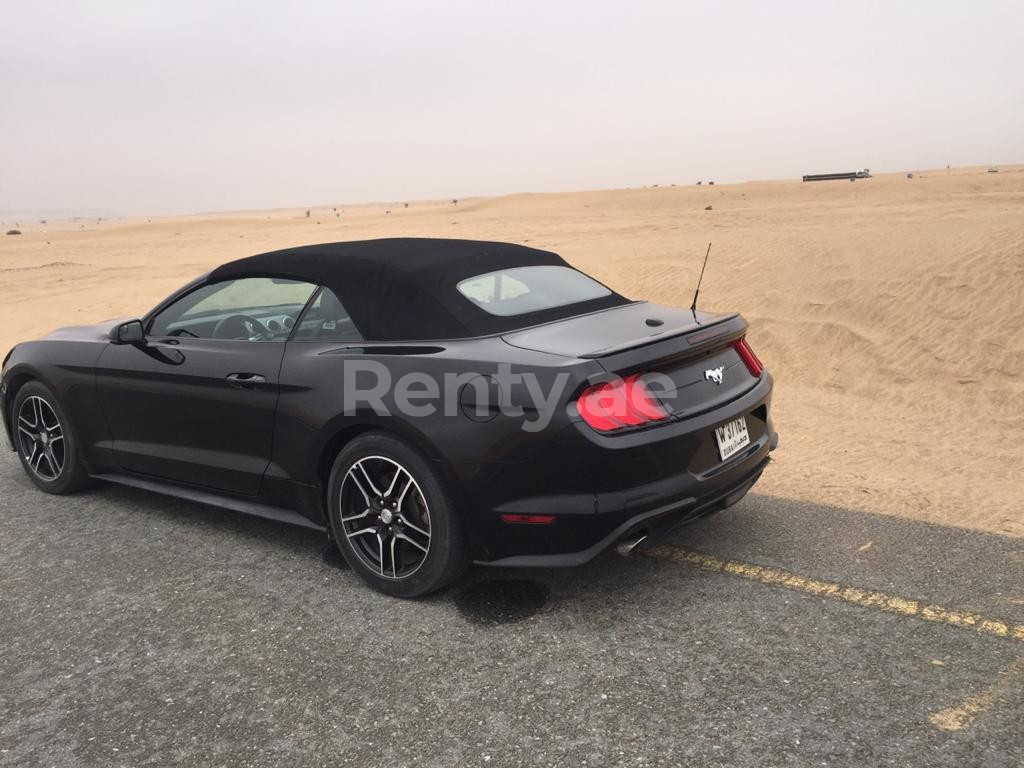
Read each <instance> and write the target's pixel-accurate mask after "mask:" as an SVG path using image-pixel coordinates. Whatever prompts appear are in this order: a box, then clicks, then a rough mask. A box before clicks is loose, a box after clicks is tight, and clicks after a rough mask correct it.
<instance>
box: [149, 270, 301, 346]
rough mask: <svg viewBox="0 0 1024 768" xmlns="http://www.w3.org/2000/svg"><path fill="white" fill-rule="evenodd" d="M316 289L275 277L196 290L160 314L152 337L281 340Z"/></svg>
mask: <svg viewBox="0 0 1024 768" xmlns="http://www.w3.org/2000/svg"><path fill="white" fill-rule="evenodd" d="M315 290H316V286H315V285H312V284H311V283H303V282H300V281H298V280H284V279H280V278H276V277H245V278H240V279H238V280H226V281H224V282H221V283H211V284H209V285H204V286H203V287H201V288H197V289H196V290H194V291H192V292H191V293H189V294H188V295H186V296H182V297H181V298H180V299H178V300H177V301H176V302H174V303H173V304H171V305H170V306H169V307H167V308H166V309H164V310H163V311H162V312H160V314H158V315H157V316H156V317H154V318H153V320H152V322H151V323H150V325H149V333H150V335H151V336H187V337H189V338H195V339H234V340H240V341H284V340H285V339H287V338H288V334H290V333H291V330H292V328H293V327H294V325H295V320H296V318H298V316H299V314H300V313H301V312H302V308H303V307H304V306H305V305H306V302H308V301H309V297H310V296H312V295H313V291H315Z"/></svg>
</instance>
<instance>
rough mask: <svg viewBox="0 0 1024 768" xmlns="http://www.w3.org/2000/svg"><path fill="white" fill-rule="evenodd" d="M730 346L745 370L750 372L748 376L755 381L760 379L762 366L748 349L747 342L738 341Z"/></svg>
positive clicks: (743, 340) (752, 351) (744, 340)
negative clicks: (743, 364)
mask: <svg viewBox="0 0 1024 768" xmlns="http://www.w3.org/2000/svg"><path fill="white" fill-rule="evenodd" d="M732 346H733V348H734V349H735V350H736V351H737V352H738V353H739V356H740V358H741V359H742V360H743V362H744V363H745V364H746V366H747V370H748V371H750V375H751V376H753V377H754V378H755V379H756V378H760V376H761V371H763V370H764V365H763V364H762V363H761V361H760V360H758V359H757V355H755V354H754V350H752V349H751V348H750V345H749V344H748V343H747V340H746V339H745V338H744V339H740V340H739V341H736V342H734V343H733V345H732Z"/></svg>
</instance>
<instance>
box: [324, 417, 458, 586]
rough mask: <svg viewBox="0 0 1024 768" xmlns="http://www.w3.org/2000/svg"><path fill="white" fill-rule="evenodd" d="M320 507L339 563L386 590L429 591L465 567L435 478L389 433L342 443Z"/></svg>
mask: <svg viewBox="0 0 1024 768" xmlns="http://www.w3.org/2000/svg"><path fill="white" fill-rule="evenodd" d="M364 470H365V474H364ZM392 472H393V474H392ZM403 473H404V474H403ZM389 485H390V486H391V489H390V490H391V493H390V494H387V493H385V492H386V491H388V490H389V488H388V486H389ZM407 485H408V488H406V486H407ZM375 490H376V492H375ZM382 498H383V499H386V503H385V504H383V505H382V504H380V500H381V499H382ZM327 506H328V513H329V514H330V518H331V530H332V532H333V534H334V540H335V542H336V543H337V545H338V549H339V550H340V551H341V554H342V556H343V557H344V558H345V561H346V562H347V563H348V564H349V566H351V568H352V570H353V571H355V572H356V573H357V574H359V576H360V577H361V578H362V579H363V580H364V581H365V582H366V583H367V584H369V585H370V586H371V587H373V588H374V589H376V590H378V591H380V592H383V593H384V594H386V595H391V596H392V597H405V598H411V597H421V596H423V595H427V594H429V593H431V592H436V591H437V590H439V589H442V588H444V587H446V586H447V585H449V584H451V583H452V582H453V581H455V580H456V579H457V578H458V577H459V576H461V575H462V573H463V572H464V571H465V570H466V567H467V566H468V565H469V561H468V557H467V554H466V544H465V536H464V534H463V531H462V526H461V523H460V521H459V518H458V514H457V513H456V510H455V508H454V506H453V504H452V501H451V497H450V496H449V494H448V492H447V491H446V490H445V488H444V485H443V484H442V482H441V479H440V477H438V475H437V473H436V472H435V471H434V469H433V468H432V467H431V466H430V464H429V462H427V461H425V460H424V459H423V458H422V457H421V456H420V455H419V453H417V452H416V451H415V450H413V449H412V448H410V447H409V446H408V445H406V444H405V443H404V442H402V441H401V440H399V439H398V438H396V437H393V436H392V435H389V434H387V433H384V432H368V433H366V434H363V435H360V436H359V437H357V438H356V439H355V440H353V441H352V442H351V443H349V444H348V445H346V446H345V448H344V449H343V450H342V451H341V453H339V454H338V457H337V459H335V461H334V466H333V468H332V469H331V477H330V481H329V483H328V487H327ZM343 512H344V515H343ZM343 516H344V517H345V518H346V519H345V520H343V519H342V518H343ZM424 534H427V535H426V537H424ZM424 544H425V545H426V547H425V549H424V547H423V545H424Z"/></svg>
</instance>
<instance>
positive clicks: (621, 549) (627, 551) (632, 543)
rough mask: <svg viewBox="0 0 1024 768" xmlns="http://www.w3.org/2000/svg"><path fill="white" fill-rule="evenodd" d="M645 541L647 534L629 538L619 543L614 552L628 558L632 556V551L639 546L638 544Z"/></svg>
mask: <svg viewBox="0 0 1024 768" xmlns="http://www.w3.org/2000/svg"><path fill="white" fill-rule="evenodd" d="M646 539H647V534H646V533H644V534H641V535H640V536H637V537H635V538H629V539H626V540H625V541H620V542H619V543H618V544H616V545H615V551H616V552H618V553H619V554H620V555H622V556H623V557H629V556H630V555H631V554H633V550H634V549H636V548H637V547H639V546H640V544H641V543H642V542H643V541H645V540H646Z"/></svg>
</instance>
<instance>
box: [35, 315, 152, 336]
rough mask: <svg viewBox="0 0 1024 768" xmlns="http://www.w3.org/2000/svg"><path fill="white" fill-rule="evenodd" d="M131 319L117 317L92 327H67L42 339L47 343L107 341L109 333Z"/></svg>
mask: <svg viewBox="0 0 1024 768" xmlns="http://www.w3.org/2000/svg"><path fill="white" fill-rule="evenodd" d="M131 319H132V318H130V317H119V318H116V319H114V320H104V321H103V322H101V323H95V324H93V325H68V326H65V327H63V328H57V329H56V330H54V331H50V333H48V334H46V336H44V337H43V339H45V340H48V341H50V340H52V341H109V340H110V332H111V331H112V330H114V328H116V327H117V326H118V325H120V324H121V323H124V322H127V321H128V320H131Z"/></svg>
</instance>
